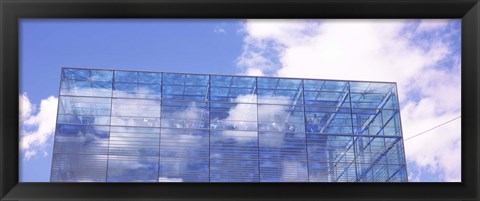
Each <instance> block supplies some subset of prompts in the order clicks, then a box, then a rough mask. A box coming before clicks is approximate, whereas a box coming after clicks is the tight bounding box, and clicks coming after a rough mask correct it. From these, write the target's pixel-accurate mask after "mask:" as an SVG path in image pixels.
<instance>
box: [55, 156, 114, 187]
mask: <svg viewBox="0 0 480 201" xmlns="http://www.w3.org/2000/svg"><path fill="white" fill-rule="evenodd" d="M52 160H53V161H52V178H51V181H52V182H105V181H106V174H107V172H106V171H107V155H77V154H56V153H54V154H53V159H52Z"/></svg>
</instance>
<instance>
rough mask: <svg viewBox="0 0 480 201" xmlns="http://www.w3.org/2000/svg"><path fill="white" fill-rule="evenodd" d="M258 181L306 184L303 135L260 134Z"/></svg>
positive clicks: (305, 156)
mask: <svg viewBox="0 0 480 201" xmlns="http://www.w3.org/2000/svg"><path fill="white" fill-rule="evenodd" d="M259 138H260V141H259V146H260V147H259V149H260V179H261V181H265V182H306V181H307V180H308V178H307V173H308V172H307V153H306V141H305V134H304V133H301V134H293V133H268V132H261V133H260V136H259Z"/></svg>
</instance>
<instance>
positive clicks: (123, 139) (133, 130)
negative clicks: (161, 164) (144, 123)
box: [109, 126, 160, 156]
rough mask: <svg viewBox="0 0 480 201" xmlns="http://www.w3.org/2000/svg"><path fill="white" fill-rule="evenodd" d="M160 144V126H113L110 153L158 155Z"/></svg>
mask: <svg viewBox="0 0 480 201" xmlns="http://www.w3.org/2000/svg"><path fill="white" fill-rule="evenodd" d="M159 146H160V129H159V128H141V127H119V126H112V127H111V130H110V145H109V153H110V154H113V155H140V156H158V152H159Z"/></svg>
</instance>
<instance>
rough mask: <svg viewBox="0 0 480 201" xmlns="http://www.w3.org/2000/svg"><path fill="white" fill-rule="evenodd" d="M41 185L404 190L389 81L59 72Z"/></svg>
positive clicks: (398, 130)
mask: <svg viewBox="0 0 480 201" xmlns="http://www.w3.org/2000/svg"><path fill="white" fill-rule="evenodd" d="M60 82H61V86H60V97H59V106H58V116H57V125H56V131H55V140H54V142H55V144H54V151H53V161H52V174H51V181H54V182H92V181H93V182H404V181H407V173H406V167H405V154H404V146H403V138H402V129H401V122H400V112H399V105H398V95H397V91H396V84H395V83H385V82H368V81H362V82H360V81H341V80H318V79H317V80H314V79H292V78H274V77H249V76H226V75H198V74H182V73H161V72H137V71H123V70H98V69H79V68H63V69H62V77H61V81H60Z"/></svg>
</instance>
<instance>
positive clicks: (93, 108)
mask: <svg viewBox="0 0 480 201" xmlns="http://www.w3.org/2000/svg"><path fill="white" fill-rule="evenodd" d="M110 102H111V101H110V99H109V98H90V97H68V96H60V101H59V103H60V106H59V109H58V113H59V114H71V115H87V116H97V115H98V116H108V115H110V104H111V103H110Z"/></svg>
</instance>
